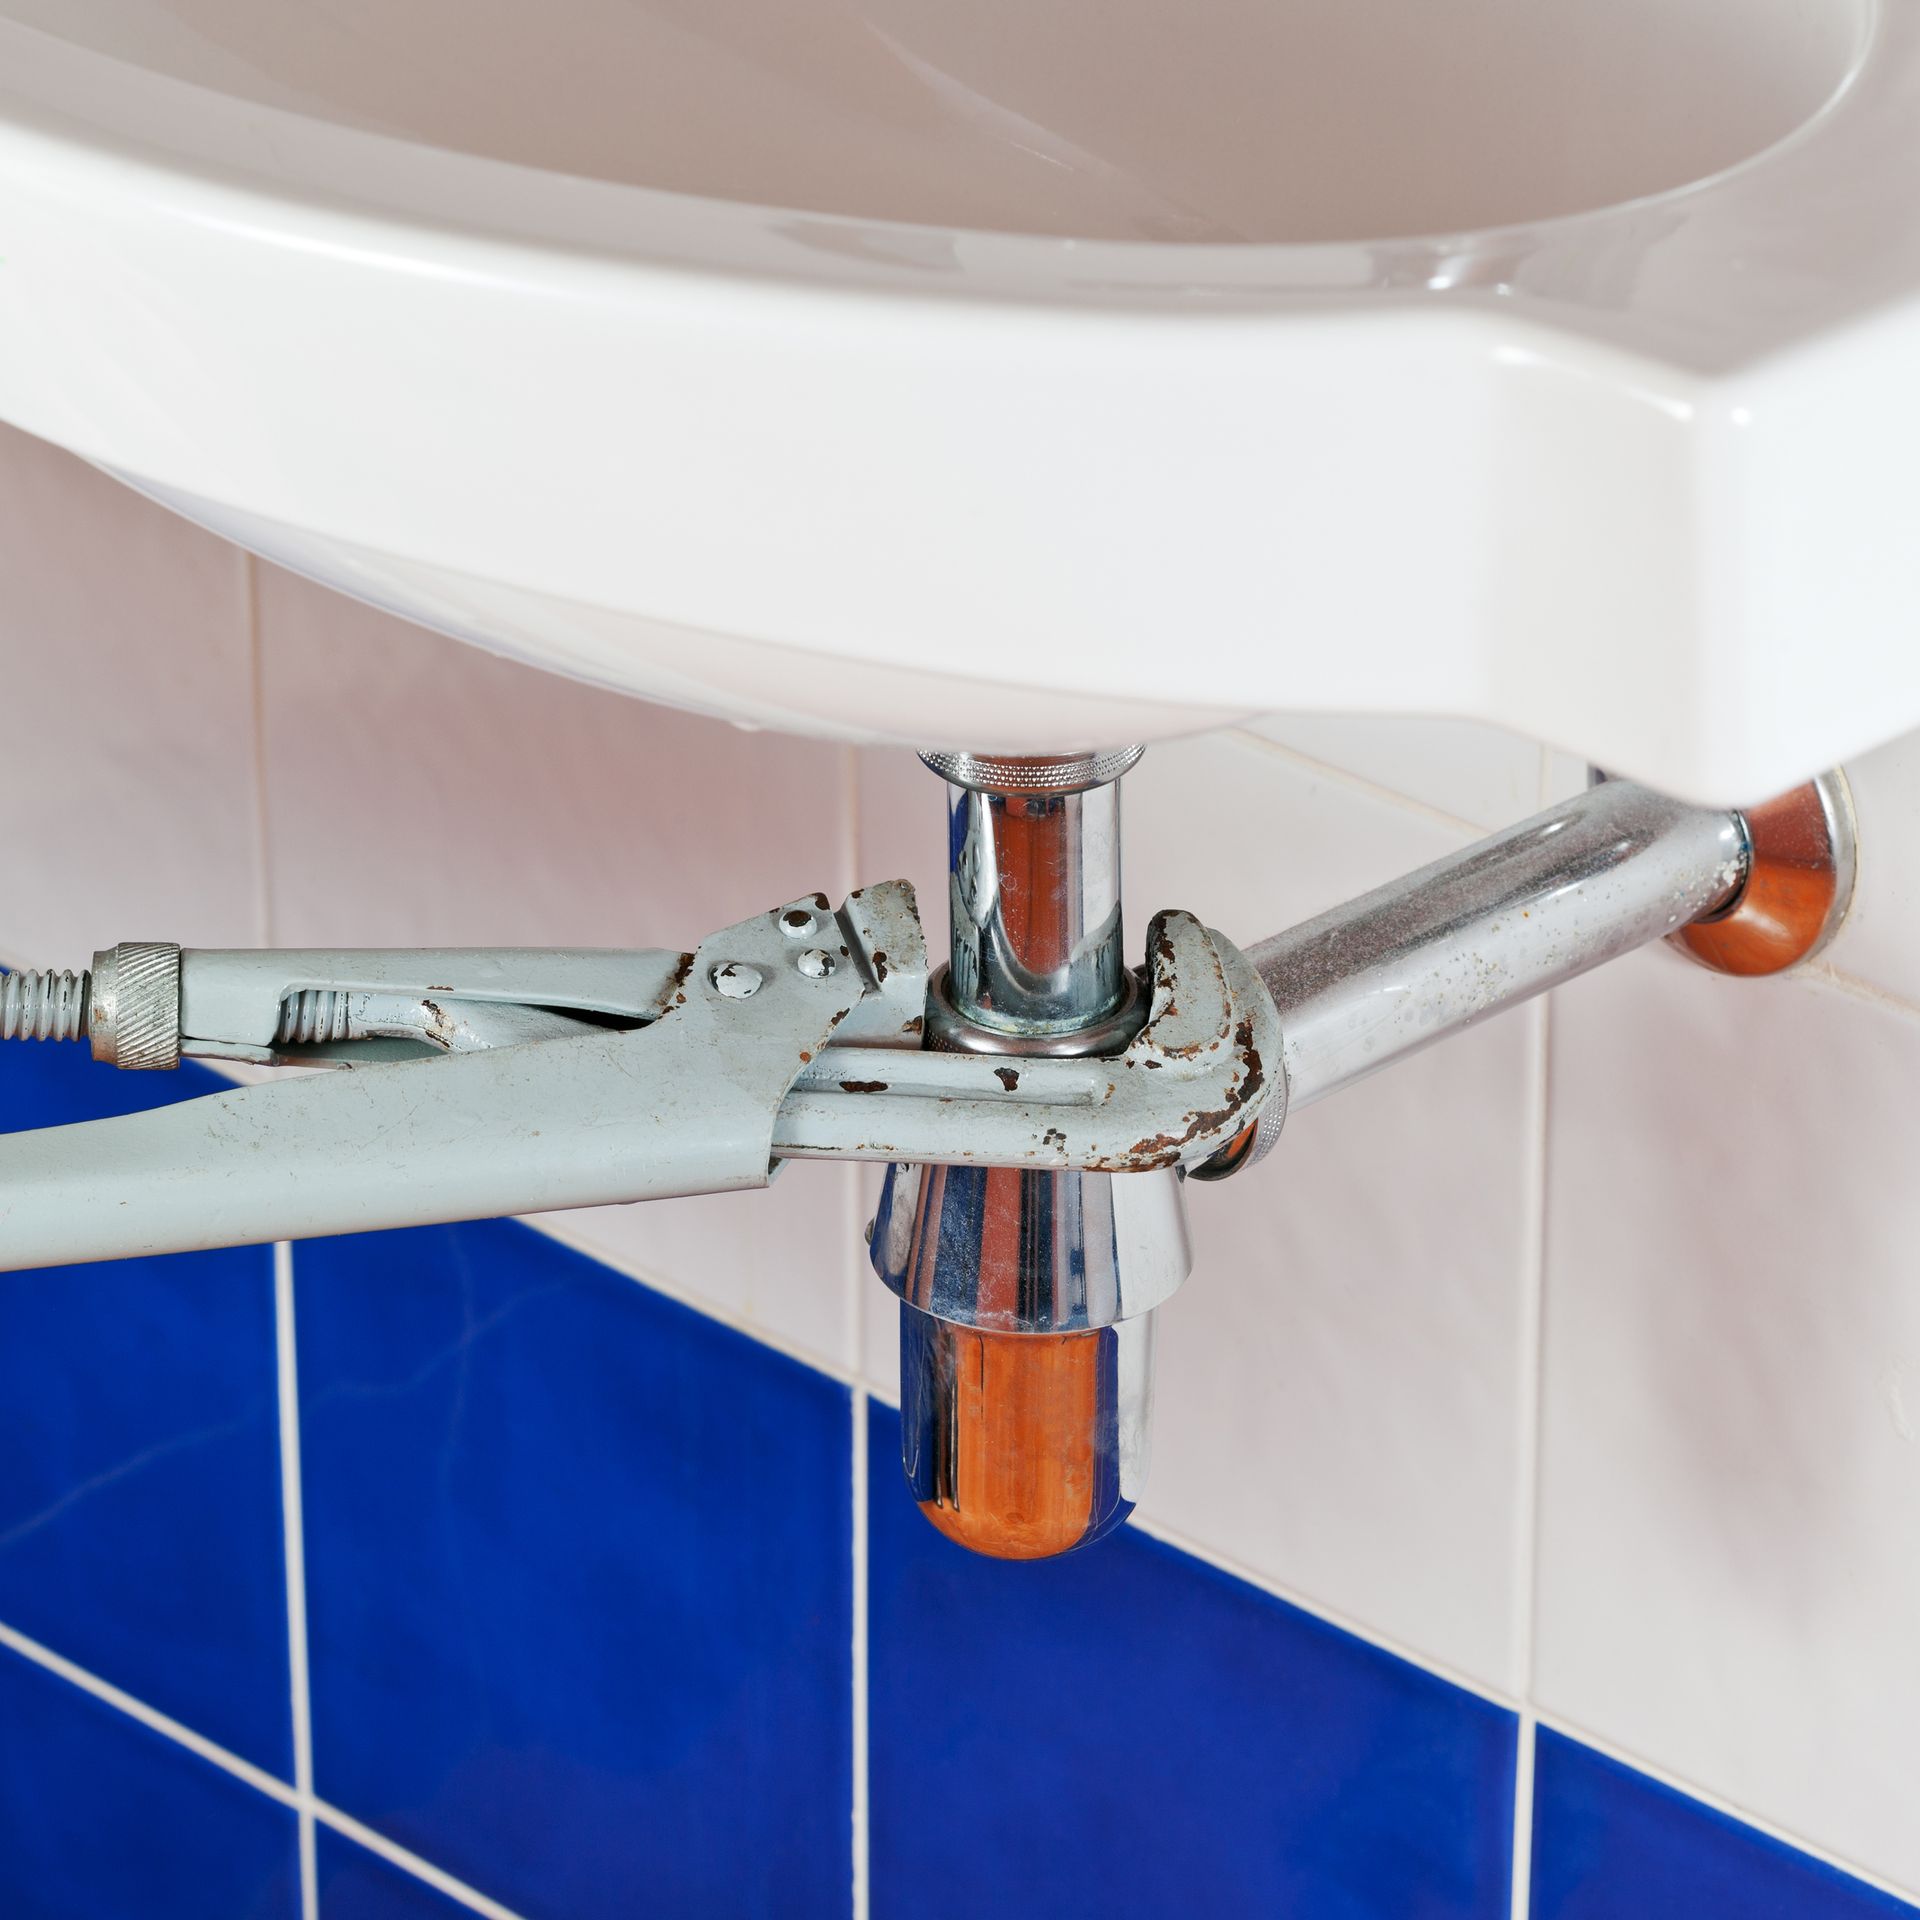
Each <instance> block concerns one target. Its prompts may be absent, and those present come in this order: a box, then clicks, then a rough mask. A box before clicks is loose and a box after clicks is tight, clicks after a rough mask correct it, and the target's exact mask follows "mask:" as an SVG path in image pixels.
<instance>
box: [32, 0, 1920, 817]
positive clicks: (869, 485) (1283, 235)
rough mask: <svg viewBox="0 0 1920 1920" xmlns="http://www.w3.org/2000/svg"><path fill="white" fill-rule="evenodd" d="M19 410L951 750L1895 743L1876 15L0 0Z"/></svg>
mask: <svg viewBox="0 0 1920 1920" xmlns="http://www.w3.org/2000/svg"><path fill="white" fill-rule="evenodd" d="M0 418H5V419H7V420H10V421H12V422H14V423H15V424H17V425H19V426H21V427H24V428H26V429H27V430H29V431H31V432H34V433H37V434H40V435H43V436H44V437H46V438H48V439H51V440H54V441H58V442H60V443H62V444H64V445H66V446H69V447H71V448H73V449H74V450H76V451H77V452H79V453H80V454H82V455H84V456H85V457H86V458H88V459H90V460H93V461H95V462H97V463H99V464H100V465H102V466H105V467H107V468H109V469H111V470H112V471H114V472H116V473H118V474H119V475H121V476H122V477H123V478H125V479H126V480H127V481H129V482H130V483H131V484H132V485H134V486H137V487H139V488H141V489H143V490H144V491H146V492H149V493H151V494H153V495H154V496H156V497H158V498H160V499H162V500H164V501H166V502H168V503H169V504H170V505H172V506H173V507H175V508H177V509H178V510H179V511H181V512H182V513H185V514H188V515H190V516H192V517H193V518H194V519H196V520H199V521H201V522H204V523H205V524H207V525H208V526H211V527H214V528H216V529H218V530H219V531H221V532H223V533H225V534H227V535H229V536H231V537H232V538H234V539H236V540H239V541H241V542H243V543H244V544H246V545H247V546H249V547H251V548H253V549H255V550H257V551H258V552H260V553H262V554H265V555H267V556H269V557H270V558H272V559H274V560H277V561H279V562H281V563H283V564H285V565H288V566H291V567H294V568H297V569H299V570H301V571H303V572H306V573H309V574H312V575H314V576H316V577H318V578H321V579H323V580H325V581H327V582H329V583H331V584H333V585H335V586H338V587H340V588H342V589H344V590H345V591H347V592H349V593H352V594H355V595H358V596H359V597H361V598H363V599H366V600H369V601H373V602H375V603H377V604H379V605H382V606H385V607H388V608H390V609H393V610H395V611H397V612H400V613H402V614H405V615H407V616H408V617H410V618H412V619H415V620H418V621H421V622H423V623H425V624H427V625H430V626H433V627H436V628H440V629H443V630H445V631H447V632H451V633H454V634H458V635H460V636H462V637H463V638H466V639H470V640H473V641H475V642H477V643H479V644H481V645H483V646H487V647H491V648H494V649H496V650H499V651H502V652H506V653H510V654H514V655H516V656H519V657H521V658H524V659H528V660H531V661H535V662H538V663H540V664H542V665H546V666H549V667H553V668H555V669H557V670H560V671H563V672H567V673H571V674H575V675H578V676H580V677H582V678H585V679H589V680H594V681H598V682H602V683H605V684H607V685H611V686H615V687H619V688H622V689H625V690H628V691H631V692H636V693H641V694H645V695H648V696H650V697H653V698H658V699H664V700H669V701H674V702H677V703H679V704H682V705H685V706H690V707H696V708H699V709H702V710H705V711H709V712H716V713H721V714H725V715H728V716H729V717H732V718H735V719H738V720H741V721H743V722H747V723H750V724H759V725H775V726H784V727H793V728H798V729H802V730H807V731H814V732H826V733H836V734H840V735H845V736H849V737H856V738H887V739H899V740H906V741H911V742H913V743H915V744H919V745H949V746H961V747H967V748H972V749H978V750H984V749H1021V748H1027V749H1036V750H1057V749H1063V748H1069V747H1076V746H1080V745H1084V744H1090V743H1104V742H1110V741H1113V740H1116V739H1121V738H1128V739H1142V738H1152V737H1155V736H1158V735H1164V734H1169V733H1176V732H1185V731H1191V730H1195V729H1199V728H1203V727H1207V726H1212V725H1217V724H1221V723H1224V722H1228V721H1232V720H1236V719H1239V718H1243V717H1246V716H1249V715H1254V714H1259V713H1264V712H1268V711H1274V710H1289V711H1321V712H1327V711H1342V712H1403V713H1404V712H1416V713H1445V714H1462V715H1471V716H1476V717H1480V718H1483V719H1487V720H1491V721H1494V722H1498V723H1500V724H1504V725H1507V726H1510V727H1514V728H1517V729H1519V730H1522V731H1524V732H1527V733H1530V734H1533V735H1537V736H1539V737H1541V738H1544V739H1547V740H1550V741H1553V742H1555V743H1557V744H1559V745H1562V746H1564V747H1566V748H1568V749H1570V750H1572V751H1574V752H1578V753H1581V754H1584V755H1586V756H1588V757H1589V758H1592V759H1595V760H1599V761H1602V762H1604V763H1605V764H1607V765H1609V766H1612V767H1614V768H1616V769H1618V770H1619V771H1621V772H1624V773H1628V774H1632V775H1635V776H1637V777H1639V778H1642V779H1644V780H1648V781H1651V782H1653V783H1655V784H1657V785H1660V786H1663V787H1666V788H1668V789H1670V790H1673V791H1677V792H1680V793H1684V794H1687V795H1690V796H1693V797H1698V798H1702V799H1714V800H1727V801H1741V800H1747V799H1751V798H1753V797H1755V796H1756V795H1759V794H1764V793H1766V792H1769V791H1773V790H1776V789H1778V788H1781V787H1783V786H1785V785H1787V784H1790V783H1791V782H1792V781H1794V780H1796V779H1798V778H1800V777H1801V776H1802V775H1804V774H1806V773H1807V772H1809V771H1811V770H1813V769H1814V768H1816V767H1818V766H1821V765H1824V764H1827V763H1830V762H1832V761H1835V760H1837V759H1840V758H1842V757H1844V756H1846V755H1848V754H1850V753H1854V752H1857V751H1859V750H1860V749H1862V748H1863V747H1865V746H1868V745H1871V744H1874V743H1876V742H1878V741H1879V740H1881V739H1884V738H1887V737H1889V736H1891V735H1892V734H1895V733H1897V732H1902V731H1905V730H1907V729H1909V728H1911V727H1914V726H1916V725H1920V647H1916V646H1915V645H1914V644H1913V638H1912V636H1913V632H1914V626H1915V621H1916V616H1917V615H1920V540H1916V539H1915V538H1914V535H1913V528H1914V526H1915V525H1916V524H1920V461H1917V460H1916V459H1915V458H1914V457H1913V453H1912V449H1913V448H1914V446H1915V445H1916V444H1917V443H1920V8H1915V7H1913V6H1911V5H1898V4H1893V0H1885V3H1884V4H1880V3H1879V0H1181V4H1179V5H1175V4H1173V0H1097V3H1096V0H972V4H970V5H968V6H966V7H954V6H951V5H939V4H935V3H934V0H812V3H811V4H809V5H807V6H806V7H804V8H802V7H796V6H794V5H792V4H791V3H790V0H546V4H543V5H541V6H539V7H532V6H528V5H526V4H525V0H297V4H296V0H0Z"/></svg>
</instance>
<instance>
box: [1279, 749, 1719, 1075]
mask: <svg viewBox="0 0 1920 1920" xmlns="http://www.w3.org/2000/svg"><path fill="white" fill-rule="evenodd" d="M1746 872H1747V865H1746V836H1745V834H1744V832H1743V830H1742V827H1741V823H1740V820H1739V817H1738V816H1737V815H1735V814H1734V813H1732V812H1729V811H1724V810H1720V809H1715V808H1705V807H1694V806H1688V805H1686V804H1685V803H1683V802H1681V801H1678V800H1669V799H1667V798H1665V797H1664V796H1662V795H1660V794H1657V793H1653V792H1651V791H1649V790H1648V789H1646V788H1644V787H1637V786H1633V785H1631V784H1629V783H1627V782H1625V781H1609V782H1607V783H1606V784H1605V785H1604V786H1598V787H1594V788H1591V789H1589V790H1588V791H1587V792H1585V793H1583V794H1581V795H1579V796H1578V797H1577V798H1576V799H1572V800H1568V801H1566V802H1564V803H1563V804H1561V805H1559V806H1556V807H1550V808H1548V809H1547V810H1546V811H1545V812H1544V813H1539V814H1536V815H1535V816H1534V817H1533V818H1532V819H1531V820H1525V821H1522V822H1521V823H1520V824H1519V825H1518V826H1515V827H1510V828H1508V829H1507V830H1506V831H1505V832H1504V833H1497V834H1494V835H1493V836H1492V837H1491V838H1489V839H1486V840H1482V841H1480V842H1478V843H1477V844H1476V845H1474V846H1471V847H1468V848H1467V849H1465V850H1464V851H1463V852H1461V853H1457V854H1454V855H1452V856H1451V857H1450V858H1448V859H1445V860H1439V861H1435V862H1434V863H1433V865H1431V866H1427V867H1422V868H1421V869H1420V870H1419V871H1418V872H1417V873H1412V874H1408V875H1407V876H1406V877H1405V878H1403V879H1400V880H1394V881H1391V882H1389V883H1388V884H1387V885H1386V886H1384V887H1379V888H1376V889H1375V890H1374V891H1373V892H1372V893H1368V894H1363V895H1361V897H1360V898H1359V899H1357V900H1349V901H1347V902H1346V903H1345V904H1344V905H1342V906H1338V907H1335V908H1333V909H1332V910H1331V911H1330V912H1328V913H1323V914H1321V915H1320V916H1319V917H1318V918H1317V919H1314V920H1309V921H1306V922H1305V923H1304V924H1302V925H1301V926H1298V927H1294V928H1292V929H1290V930H1289V931H1288V932H1286V933H1282V934H1277V935H1275V936H1274V937H1273V938H1272V939H1269V940H1263V941H1261V942H1260V943H1259V944H1258V945H1257V946H1254V947H1252V948H1250V949H1249V950H1248V952H1249V956H1250V958H1251V959H1252V960H1253V962H1254V965H1255V966H1256V967H1257V968H1258V969H1259V973H1260V977H1261V979H1262V980H1264V981H1265V982H1266V985H1267V988H1268V990H1269V991H1270V992H1271V993H1272V995H1273V997H1274V1001H1275V1004H1276V1005H1277V1006H1278V1008H1279V1010H1280V1021H1281V1031H1282V1035H1283V1041H1282V1055H1283V1058H1284V1060H1285V1062H1286V1071H1287V1085H1288V1098H1289V1105H1290V1107H1292V1108H1294V1109H1297V1108H1300V1107H1303V1106H1306V1105H1308V1104H1310V1103H1311V1102H1313V1101H1315V1100H1319V1099H1322V1098H1324V1097H1325V1096H1326V1095H1327V1094H1329V1093H1334V1092H1337V1091H1338V1090H1339V1089H1340V1088H1341V1087H1345V1086H1350V1085H1351V1084H1352V1083H1353V1082H1354V1081H1356V1080H1360V1079H1364V1078H1365V1077H1366V1076H1367V1075H1368V1074H1370V1073H1377V1072H1378V1071H1379V1070H1380V1068H1382V1067H1385V1066H1389V1065H1391V1064H1392V1063H1393V1062H1394V1061H1395V1060H1399V1059H1402V1058H1404V1057H1405V1056H1406V1055H1407V1054H1410V1053H1414V1052H1417V1051H1418V1050H1419V1049H1420V1048H1422V1047H1426V1046H1430V1045H1431V1044H1432V1043H1433V1042H1434V1041H1436V1040H1441V1039H1444V1038H1445V1037H1446V1036H1447V1035H1448V1034H1452V1033H1459V1032H1461V1031H1462V1030H1463V1029H1465V1028H1467V1027H1470V1026H1474V1025H1476V1024H1477V1023H1478V1022H1479V1021H1481V1020H1484V1019H1485V1018H1487V1016H1488V1015H1490V1014H1494V1013H1498V1012H1500V1011H1502V1010H1503V1009H1504V1008H1506V1007H1510V1006H1513V1005H1515V1004H1516V1003H1517V1002H1519V1001H1521V1000H1525V999H1528V998H1530V997H1531V996H1532V995H1534V994H1536V993H1543V992H1545V991H1546V990H1547V989H1548V988H1549V987H1553V986H1557V985H1558V984H1559V983H1560V982H1561V981H1563V980H1571V979H1572V978H1573V977H1574V976H1575V975H1576V974H1581V973H1585V972H1586V971H1587V970H1588V969H1589V968H1590V967H1596V966H1599V965H1600V964H1601V963H1602V962H1604V961H1607V960H1611V959H1614V958H1616V957H1618V956H1619V955H1621V954H1624V953H1630V952H1632V951H1633V949H1634V948H1636V947H1641V946H1645V945H1646V944H1647V943H1648V942H1649V941H1651V940H1656V939H1658V938H1660V937H1661V936H1662V935H1664V934H1670V933H1673V932H1675V931H1676V930H1678V929H1679V928H1682V927H1686V926H1689V925H1691V923H1693V922H1694V921H1696V920H1698V919H1700V918H1701V916H1702V915H1704V914H1710V913H1713V912H1715V911H1716V910H1718V909H1719V908H1721V907H1723V906H1725V905H1726V904H1727V903H1728V902H1729V901H1731V900H1732V899H1733V898H1734V897H1735V895H1736V894H1737V893H1738V892H1739V890H1740V888H1741V885H1742V883H1743V881H1744V880H1745V878H1746Z"/></svg>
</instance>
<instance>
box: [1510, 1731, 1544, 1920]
mask: <svg viewBox="0 0 1920 1920" xmlns="http://www.w3.org/2000/svg"><path fill="white" fill-rule="evenodd" d="M1538 1729H1539V1722H1538V1721H1537V1720H1536V1719H1535V1717H1534V1713H1533V1709H1532V1708H1531V1707H1522V1708H1521V1710H1520V1730H1519V1734H1518V1737H1517V1738H1516V1740H1515V1743H1514V1749H1513V1881H1512V1884H1511V1886H1510V1887H1509V1889H1508V1893H1509V1898H1510V1900H1511V1902H1512V1905H1511V1908H1510V1911H1511V1913H1512V1915H1513V1920H1527V1917H1528V1915H1529V1914H1530V1913H1531V1912H1532V1910H1533V1753H1534V1744H1535V1743H1534V1735H1535V1733H1536V1732H1537V1731H1538Z"/></svg>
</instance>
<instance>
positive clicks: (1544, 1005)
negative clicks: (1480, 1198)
mask: <svg viewBox="0 0 1920 1920" xmlns="http://www.w3.org/2000/svg"><path fill="white" fill-rule="evenodd" d="M1526 1013H1527V1021H1528V1035H1527V1090H1526V1108H1527V1163H1526V1176H1525V1177H1526V1192H1525V1195H1524V1198H1523V1201H1522V1212H1521V1220H1522V1235H1523V1245H1522V1254H1521V1259H1522V1263H1523V1264H1522V1272H1521V1295H1520V1341H1519V1368H1520V1378H1519V1382H1518V1385H1519V1393H1518V1396H1517V1400H1518V1404H1517V1407H1516V1416H1517V1418H1516V1428H1517V1430H1516V1433H1515V1436H1514V1438H1515V1442H1516V1470H1515V1488H1514V1522H1515V1526H1514V1543H1513V1567H1512V1579H1513V1589H1512V1608H1513V1633H1514V1648H1513V1655H1514V1672H1513V1681H1514V1686H1515V1688H1516V1690H1517V1691H1518V1693H1519V1695H1520V1699H1521V1708H1520V1748H1519V1758H1518V1764H1517V1765H1516V1767H1515V1769H1514V1783H1513V1787H1514V1804H1513V1879H1512V1895H1513V1907H1512V1920H1527V1917H1528V1912H1529V1909H1530V1907H1531V1904H1532V1897H1533V1894H1532V1874H1533V1710H1532V1706H1531V1701H1532V1698H1533V1664H1534V1636H1535V1631H1536V1626H1537V1621H1538V1613H1539V1578H1538V1560H1539V1551H1540V1443H1541V1432H1540V1422H1541V1414H1542V1382H1543V1378H1544V1369H1545V1362H1546V1348H1545V1328H1546V1288H1547V1181H1548V1177H1549V1176H1548V1158H1547V1145H1548V1113H1549V1102H1548V1096H1549V1092H1550V1090H1551V1084H1552V1072H1553V997H1552V995H1551V994H1548V995H1545V996H1543V997H1542V998H1541V999H1540V1000H1538V1001H1536V1002H1535V1003H1534V1004H1533V1005H1532V1006H1531V1007H1529V1008H1528V1009H1527V1010H1526Z"/></svg>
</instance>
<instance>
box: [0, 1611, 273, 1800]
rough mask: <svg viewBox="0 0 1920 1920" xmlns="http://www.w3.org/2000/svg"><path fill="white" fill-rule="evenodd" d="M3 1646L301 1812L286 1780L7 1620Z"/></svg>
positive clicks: (0, 1639) (0, 1626)
mask: <svg viewBox="0 0 1920 1920" xmlns="http://www.w3.org/2000/svg"><path fill="white" fill-rule="evenodd" d="M0 1647H6V1648H8V1649H10V1650H11V1651H12V1652H14V1653H17V1654H18V1655H19V1656H20V1657H21V1658H22V1659H23V1660H31V1661H32V1662H33V1664H34V1665H35V1666H36V1667H44V1668H45V1669H46V1671H47V1672H48V1673H51V1674H54V1675H56V1676H57V1677H58V1678H60V1679H62V1680H65V1681H67V1682H69V1683H70V1684H71V1685H73V1686H76V1687H78V1688H79V1689H80V1691H81V1692H82V1693H86V1694H91V1695H92V1696H93V1698H94V1699H96V1700H98V1701H100V1702H102V1703H103V1704H104V1705H106V1706H109V1707H114V1708H116V1709H118V1711H120V1712H121V1713H124V1714H125V1715H126V1716H127V1718H128V1719H129V1720H137V1721H138V1722H139V1723H140V1725H141V1726H143V1727H145V1728H147V1729H148V1731H149V1732H152V1733H158V1734H162V1735H164V1736H165V1737H166V1738H167V1739H169V1740H172V1741H174V1742H175V1743H176V1744H177V1745H179V1746H183V1747H185V1748H186V1749H187V1751H188V1752H189V1753H193V1754H197V1755H199V1757H200V1758H201V1759H202V1760H205V1761H207V1762H209V1763H210V1764H211V1765H213V1766H216V1767H218V1768H219V1769H220V1770H221V1772H222V1773H230V1774H232V1775H233V1776H234V1778H235V1779H237V1780H244V1781H245V1782H246V1783H247V1785H248V1786H250V1787H254V1788H256V1789H258V1791H260V1792H261V1793H264V1794H265V1795H266V1796H267V1798H268V1799H269V1800H277V1801H278V1802H279V1803H280V1804H281V1805H282V1806H283V1807H293V1808H295V1809H296V1810H297V1808H298V1806H299V1795H298V1794H297V1793H295V1791H294V1790H293V1788H291V1787H290V1786H288V1785H287V1783H286V1782H285V1781H284V1780H276V1779H275V1778H274V1776H273V1775H272V1774H270V1773H269V1772H267V1770H266V1769H265V1768H264V1767H256V1766H255V1765H254V1764H253V1762H252V1761H251V1760H242V1759H241V1758H240V1756H239V1755H238V1754H237V1753H229V1752H228V1751H227V1749H226V1748H225V1747H223V1746H220V1745H219V1744H217V1743H216V1742H215V1741H212V1740H209V1739H208V1738H207V1737H206V1735H205V1734H202V1733H195V1732H194V1731H193V1729H192V1728H191V1727H183V1726H182V1725H181V1724H180V1722H179V1721H178V1720H175V1719H174V1718H173V1717H172V1716H171V1715H170V1714H165V1713H162V1712H160V1711H159V1709H158V1708H156V1707H150V1706H148V1705H147V1703H146V1702H145V1701H144V1700H136V1699H135V1698H134V1697H133V1695H132V1694H130V1693H125V1692H123V1691H122V1690H121V1689H120V1688H119V1687H116V1686H114V1685H113V1684H112V1683H111V1682H110V1681H106V1680H102V1679H101V1678H100V1677H99V1676H98V1675H97V1674H92V1673H89V1672H88V1671H87V1670H86V1668H85V1667H77V1666H75V1665H74V1663H73V1662H72V1661H71V1660H68V1659H65V1658H63V1657H62V1656H61V1655H60V1654H57V1653H55V1652H54V1650H53V1649H52V1648H51V1647H43V1646H42V1645H41V1644H40V1642H39V1641H38V1640H31V1639H29V1638H28V1637H27V1636H26V1635H25V1634H24V1633H19V1632H17V1631H15V1629H14V1628H12V1627H10V1626H7V1625H6V1624H5V1623H4V1622H0Z"/></svg>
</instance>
